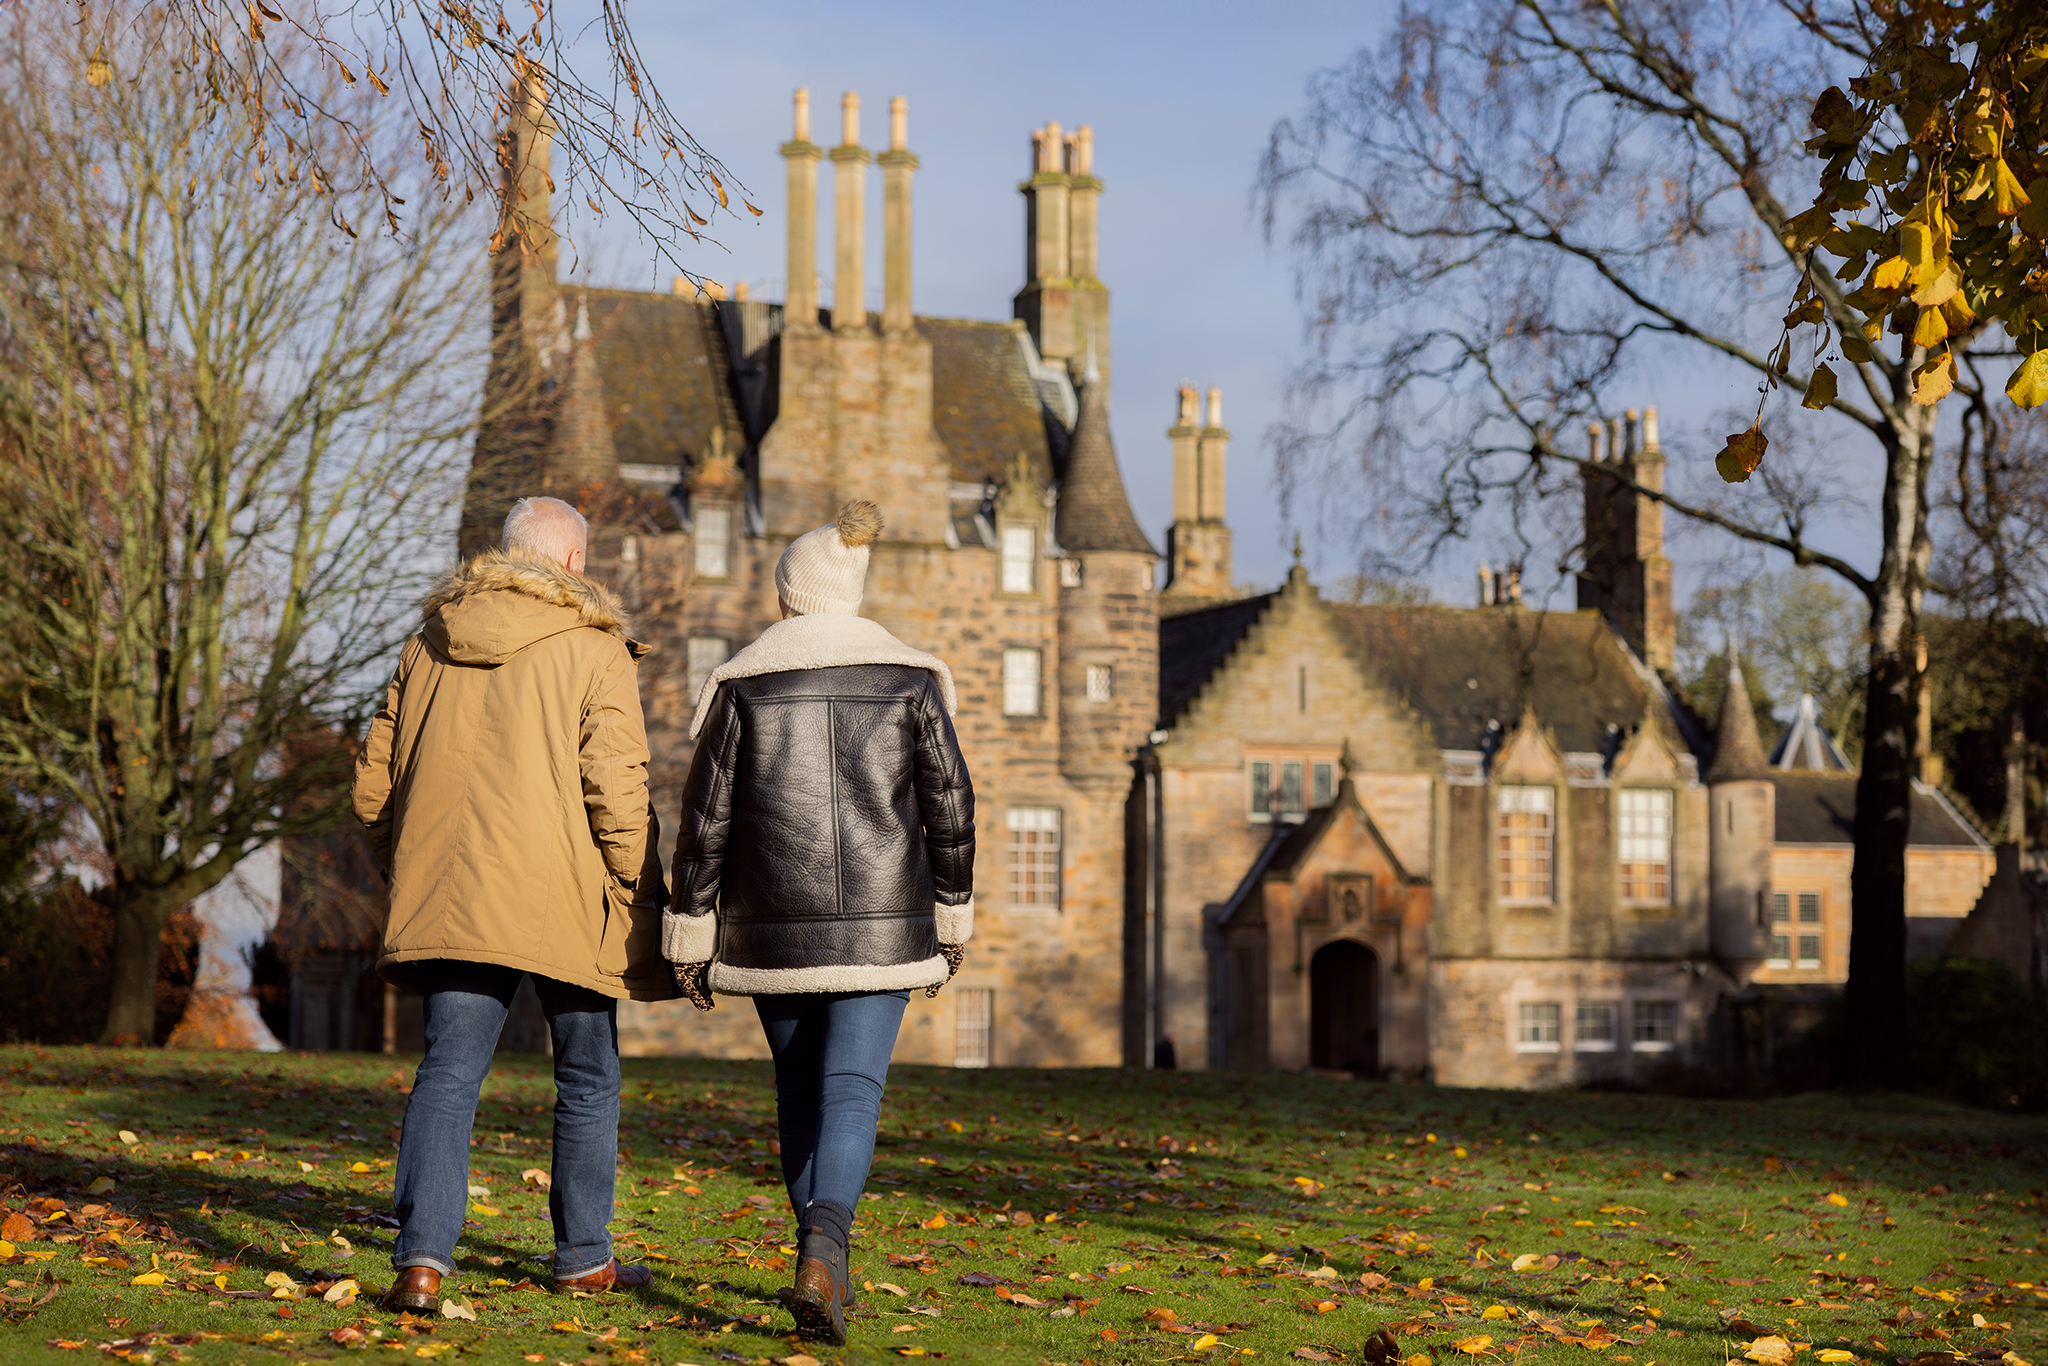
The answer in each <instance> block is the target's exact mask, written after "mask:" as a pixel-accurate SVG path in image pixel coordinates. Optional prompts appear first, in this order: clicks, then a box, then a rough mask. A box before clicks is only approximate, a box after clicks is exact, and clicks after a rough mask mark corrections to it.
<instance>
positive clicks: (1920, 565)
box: [1840, 395, 1934, 1090]
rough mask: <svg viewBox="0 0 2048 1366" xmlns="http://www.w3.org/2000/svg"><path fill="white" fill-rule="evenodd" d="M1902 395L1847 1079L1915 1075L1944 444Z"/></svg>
mask: <svg viewBox="0 0 2048 1366" xmlns="http://www.w3.org/2000/svg"><path fill="white" fill-rule="evenodd" d="M1894 401H1895V402H1896V403H1897V404H1898V407H1899V410H1900V416H1901V418H1902V419H1903V420H1902V421H1900V422H1899V424H1898V426H1897V427H1896V428H1895V429H1894V431H1895V435H1894V436H1893V438H1892V439H1891V440H1889V441H1888V442H1887V449H1886V452H1885V454H1886V462H1885V466H1886V467H1885V486H1884V502H1883V508H1882V513H1883V523H1884V554H1883V557H1882V559H1881V560H1880V561H1879V564H1878V572H1877V578H1876V581H1875V583H1874V584H1873V586H1872V591H1871V604H1870V677H1869V680H1868V682H1867V683H1866V685H1865V690H1864V713H1863V768H1862V772H1861V773H1860V774H1859V775H1858V777H1857V779H1856V854H1855V862H1854V863H1853V865H1852V866H1851V868H1850V872H1849V901H1850V906H1851V912H1850V926H1849V983H1848V990H1847V992H1846V1001H1845V1005H1846V1014H1847V1019H1846V1021H1845V1023H1846V1026H1847V1027H1846V1029H1845V1030H1844V1032H1843V1035H1842V1042H1841V1067H1840V1074H1841V1077H1842V1079H1843V1080H1845V1081H1846V1082H1848V1083H1849V1085H1851V1086H1854V1087H1858V1088H1862V1089H1886V1090H1895V1089H1900V1088H1903V1087H1904V1086H1906V1085H1907V1083H1908V1081H1909V1077H1908V1072H1907V1068H1906V1037H1907V1035H1906V842H1907V839H1908V836H1909V834H1910V831H1911V828H1912V819H1913V779H1914V777H1915V776H1917V767H1918V762H1919V754H1918V750H1919V731H1920V724H1919V723H1920V689H1921V687H1922V678H1921V661H1920V604H1921V599H1922V598H1923V597H1924V596H1925V593H1926V586H1927V561H1928V556H1929V553H1930V550H1931V545H1930V543H1929V541H1928V536H1927V471H1928V465H1929V463H1930V461H1931V459H1932V456H1933V450H1934V409H1933V408H1931V407H1925V408H1923V407H1918V406H1915V405H1912V404H1910V403H1907V402H1906V401H1905V400H1904V396H1903V395H1899V396H1897V397H1896V398H1895V400H1894Z"/></svg>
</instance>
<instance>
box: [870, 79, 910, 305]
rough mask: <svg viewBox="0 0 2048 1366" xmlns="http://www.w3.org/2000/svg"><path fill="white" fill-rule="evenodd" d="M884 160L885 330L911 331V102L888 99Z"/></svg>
mask: <svg viewBox="0 0 2048 1366" xmlns="http://www.w3.org/2000/svg"><path fill="white" fill-rule="evenodd" d="M876 159H877V160H878V161H880V162H881V163H882V330H883V331H884V332H908V331H909V330H910V327H911V322H910V318H911V312H910V175H911V172H913V171H915V170H916V169H917V157H916V156H915V155H913V154H912V153H911V151H910V103H909V101H907V100H905V99H904V98H903V97H902V96H901V95H898V96H897V97H896V98H895V99H893V100H890V101H889V150H888V151H886V152H884V153H882V155H881V156H880V157H878V158H876Z"/></svg>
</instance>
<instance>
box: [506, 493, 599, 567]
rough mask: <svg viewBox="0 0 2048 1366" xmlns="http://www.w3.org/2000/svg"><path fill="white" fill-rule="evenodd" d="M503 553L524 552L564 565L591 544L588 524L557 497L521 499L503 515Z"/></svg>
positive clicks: (573, 509)
mask: <svg viewBox="0 0 2048 1366" xmlns="http://www.w3.org/2000/svg"><path fill="white" fill-rule="evenodd" d="M498 545H499V548H500V549H501V550H503V551H504V552H505V553H506V554H508V555H509V554H511V553H512V552H514V551H518V550H523V551H525V552H526V553H527V554H529V555H539V556H542V557H544V558H546V559H549V560H552V561H554V562H555V563H556V564H563V563H566V562H567V561H568V559H569V557H570V556H571V555H573V554H574V553H576V552H577V551H579V550H585V549H588V548H589V545H590V523H589V522H586V521H585V520H583V514H582V513H580V512H578V511H577V510H576V509H575V508H572V507H570V506H569V505H568V504H567V503H565V502H563V501H562V500H561V499H559V498H521V499H520V500H519V501H518V502H516V503H514V504H513V505H512V510H511V511H510V512H508V513H506V514H505V534H504V537H503V538H502V539H501V540H500V541H499V543H498Z"/></svg>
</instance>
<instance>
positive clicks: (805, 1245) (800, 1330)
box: [789, 1228, 853, 1347]
mask: <svg viewBox="0 0 2048 1366" xmlns="http://www.w3.org/2000/svg"><path fill="white" fill-rule="evenodd" d="M852 1302H853V1282H852V1279H851V1278H850V1277H849V1276H848V1275H847V1271H846V1249H845V1248H843V1247H841V1246H840V1245H839V1241H838V1239H836V1238H834V1237H833V1236H832V1235H831V1234H830V1233H828V1232H826V1231H825V1230H824V1229H822V1228H807V1229H805V1230H804V1231H803V1234H802V1235H801V1237H800V1239H799V1241H798V1256H797V1264H796V1287H795V1289H794V1290H793V1291H792V1292H791V1294H790V1306H789V1307H790V1311H791V1312H792V1313H793V1314H794V1315H795V1317H796V1331H797V1335H798V1336H799V1337H802V1338H804V1339H806V1340H808V1341H811V1342H827V1343H830V1344H832V1345H833V1346H834V1347H844V1346H845V1345H846V1309H847V1306H848V1305H850V1304H851V1303H852Z"/></svg>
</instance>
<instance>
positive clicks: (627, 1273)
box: [555, 1257, 654, 1295]
mask: <svg viewBox="0 0 2048 1366" xmlns="http://www.w3.org/2000/svg"><path fill="white" fill-rule="evenodd" d="M653 1281H654V1273H653V1272H652V1271H649V1270H648V1269H647V1268H646V1267H644V1266H639V1265H637V1264H633V1265H629V1264H627V1263H625V1262H622V1261H620V1260H619V1259H618V1258H617V1257H614V1258H612V1259H611V1261H609V1262H608V1263H606V1264H605V1265H603V1266H601V1267H599V1268H598V1269H597V1270H595V1271H586V1272H585V1273H584V1274H582V1275H581V1276H571V1277H569V1278H567V1279H566V1280H565V1279H563V1278H562V1277H560V1276H557V1277H556V1278H555V1289H556V1290H558V1291H560V1290H584V1291H588V1292H590V1293H591V1294H593V1295H594V1294H596V1293H597V1292H598V1291H600V1290H638V1289H639V1288H640V1287H641V1286H643V1285H650V1284H652V1283H653Z"/></svg>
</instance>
